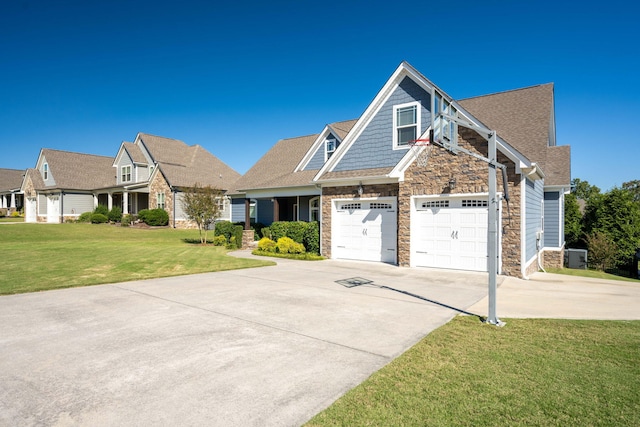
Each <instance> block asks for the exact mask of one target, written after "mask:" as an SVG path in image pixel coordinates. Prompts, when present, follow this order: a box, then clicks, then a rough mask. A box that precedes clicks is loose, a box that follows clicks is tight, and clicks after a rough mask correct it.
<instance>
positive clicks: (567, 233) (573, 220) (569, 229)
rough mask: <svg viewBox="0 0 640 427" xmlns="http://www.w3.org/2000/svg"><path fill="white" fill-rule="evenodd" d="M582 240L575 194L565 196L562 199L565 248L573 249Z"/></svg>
mask: <svg viewBox="0 0 640 427" xmlns="http://www.w3.org/2000/svg"><path fill="white" fill-rule="evenodd" d="M580 239H582V212H580V205H579V204H578V198H577V197H576V195H575V194H573V193H571V194H567V195H566V196H565V198H564V240H565V242H566V244H567V247H570V248H575V247H577V246H579V245H580Z"/></svg>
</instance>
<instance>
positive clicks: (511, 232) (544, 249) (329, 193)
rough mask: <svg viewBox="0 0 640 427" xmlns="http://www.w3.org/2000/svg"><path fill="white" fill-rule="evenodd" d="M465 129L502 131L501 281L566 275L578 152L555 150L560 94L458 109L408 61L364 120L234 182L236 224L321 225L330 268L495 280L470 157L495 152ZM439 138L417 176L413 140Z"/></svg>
mask: <svg viewBox="0 0 640 427" xmlns="http://www.w3.org/2000/svg"><path fill="white" fill-rule="evenodd" d="M439 113H446V114H448V115H450V116H453V117H456V118H457V119H456V120H449V119H446V117H444V116H442V117H441V116H439V115H438V114H439ZM433 117H437V119H436V121H435V122H434V121H433ZM458 119H463V120H465V121H467V122H470V123H473V124H474V125H480V126H484V127H488V128H489V129H491V130H494V131H496V132H497V145H498V158H497V161H498V162H500V163H502V164H504V165H506V166H507V181H508V192H509V196H510V201H509V203H507V202H506V201H505V200H501V201H500V203H499V218H500V219H499V221H500V224H499V225H500V230H501V231H502V232H501V233H499V239H500V241H499V251H498V252H499V253H498V265H499V272H500V273H502V274H506V275H514V276H521V277H526V276H527V275H528V274H530V273H531V272H533V271H536V270H537V269H538V263H540V264H541V265H546V266H558V267H560V266H562V258H563V253H564V251H563V248H564V212H563V207H564V194H565V193H566V192H568V191H569V187H570V181H571V177H570V148H569V146H556V140H555V114H554V99H553V85H552V84H545V85H539V86H533V87H529V88H524V89H518V90H513V91H509V92H503V93H497V94H493V95H487V96H482V97H477V98H471V99H466V100H462V101H460V102H457V101H455V100H453V99H452V98H451V97H449V96H448V95H447V94H446V93H445V92H444V91H442V90H441V89H440V88H439V87H437V86H435V85H434V84H433V83H432V82H431V81H429V80H428V79H427V78H426V77H424V76H423V75H422V74H420V73H419V72H418V71H417V70H415V69H414V68H413V67H412V66H410V65H409V64H407V63H406V62H403V63H402V64H400V66H399V67H398V68H397V69H396V71H395V72H394V73H393V75H392V76H391V77H390V79H389V80H388V81H387V82H386V83H385V85H384V86H383V87H382V89H381V90H380V91H379V92H378V94H377V95H376V97H375V98H374V100H373V101H372V103H371V104H370V105H369V106H368V107H367V109H366V110H365V112H364V113H363V114H362V116H361V117H360V118H359V119H358V120H352V121H348V122H338V123H334V124H331V125H327V126H326V127H325V128H324V129H323V130H322V132H321V133H319V134H317V135H310V136H306V137H300V138H293V139H285V140H281V141H279V142H278V143H277V144H276V145H275V146H274V147H273V148H272V149H271V150H269V151H268V152H267V153H266V154H265V155H264V157H262V158H261V159H260V160H259V161H258V162H257V163H256V164H255V165H254V166H253V167H252V168H251V169H250V170H249V171H248V172H247V173H246V174H245V175H244V176H243V177H242V178H241V179H240V180H238V182H237V183H236V185H235V188H236V190H235V191H234V192H233V193H232V203H233V211H232V212H233V214H232V215H233V220H236V221H237V220H244V219H245V218H246V217H247V216H250V217H251V220H252V221H254V222H262V223H265V224H269V223H270V222H272V221H276V220H304V221H308V220H315V219H318V220H319V221H320V225H321V227H320V228H321V252H322V254H323V255H325V256H328V257H331V258H344V259H355V260H366V261H379V262H387V263H392V264H397V265H401V266H418V267H419V266H424V267H436V268H450V269H461V270H473V271H487V216H488V206H489V202H488V165H487V163H485V162H484V161H483V160H481V159H479V158H477V156H475V157H474V156H472V155H469V154H466V153H465V152H471V153H475V154H477V155H480V156H484V157H486V156H487V152H488V151H487V150H488V149H487V142H486V140H485V139H483V138H481V137H480V135H479V134H478V133H476V132H475V131H473V130H470V129H468V128H466V127H464V126H462V125H458V124H457V123H458V121H459V120H458ZM431 129H433V130H434V133H435V135H436V138H435V139H436V140H438V141H440V145H438V144H436V145H435V146H433V148H432V150H431V152H430V159H429V161H428V164H427V165H426V166H425V167H421V166H419V165H418V163H417V162H415V161H414V160H415V157H414V152H413V151H412V149H411V148H410V144H409V141H410V140H415V139H420V138H425V137H426V136H428V135H429V131H430V130H431ZM441 145H446V146H447V147H448V148H443V147H442V146H441ZM498 182H499V183H500V185H499V188H498V190H499V191H500V194H502V193H503V192H504V188H503V187H502V180H501V179H500V176H499V179H498Z"/></svg>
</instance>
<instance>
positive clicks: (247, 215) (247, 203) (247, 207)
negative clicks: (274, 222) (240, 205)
mask: <svg viewBox="0 0 640 427" xmlns="http://www.w3.org/2000/svg"><path fill="white" fill-rule="evenodd" d="M244 229H245V230H251V199H244Z"/></svg>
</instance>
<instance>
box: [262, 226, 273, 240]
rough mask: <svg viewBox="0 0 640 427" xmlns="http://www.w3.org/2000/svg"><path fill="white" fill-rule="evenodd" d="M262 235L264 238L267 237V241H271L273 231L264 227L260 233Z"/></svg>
mask: <svg viewBox="0 0 640 427" xmlns="http://www.w3.org/2000/svg"><path fill="white" fill-rule="evenodd" d="M260 234H262V237H266V238H267V239H271V229H270V228H269V227H262V230H261V231H260Z"/></svg>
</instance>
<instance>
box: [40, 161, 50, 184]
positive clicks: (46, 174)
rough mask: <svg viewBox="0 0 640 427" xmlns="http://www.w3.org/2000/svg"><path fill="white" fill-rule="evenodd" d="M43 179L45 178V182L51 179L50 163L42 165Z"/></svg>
mask: <svg viewBox="0 0 640 427" xmlns="http://www.w3.org/2000/svg"><path fill="white" fill-rule="evenodd" d="M42 177H43V178H44V180H45V181H46V180H47V179H49V164H48V163H45V164H44V165H42Z"/></svg>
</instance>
